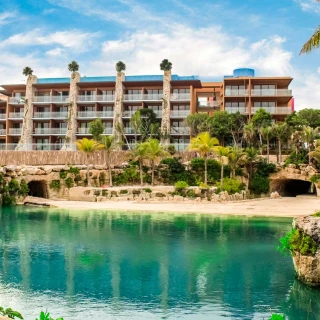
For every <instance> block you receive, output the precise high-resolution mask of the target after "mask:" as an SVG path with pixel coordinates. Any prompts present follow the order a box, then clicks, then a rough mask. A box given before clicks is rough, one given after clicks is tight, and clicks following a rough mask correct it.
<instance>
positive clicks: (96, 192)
mask: <svg viewBox="0 0 320 320" xmlns="http://www.w3.org/2000/svg"><path fill="white" fill-rule="evenodd" d="M93 194H94V195H95V196H96V197H99V196H100V194H101V191H100V190H94V193H93Z"/></svg>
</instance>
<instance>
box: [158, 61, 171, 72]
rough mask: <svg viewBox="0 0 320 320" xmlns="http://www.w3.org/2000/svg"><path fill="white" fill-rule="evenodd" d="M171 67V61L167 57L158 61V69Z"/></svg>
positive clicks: (163, 69)
mask: <svg viewBox="0 0 320 320" xmlns="http://www.w3.org/2000/svg"><path fill="white" fill-rule="evenodd" d="M171 69H172V63H171V62H170V61H169V60H168V59H163V60H162V62H161V63H160V70H162V71H170V70H171Z"/></svg>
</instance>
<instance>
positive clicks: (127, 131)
mask: <svg viewBox="0 0 320 320" xmlns="http://www.w3.org/2000/svg"><path fill="white" fill-rule="evenodd" d="M123 129H124V133H127V134H134V130H133V128H130V127H125V128H123Z"/></svg>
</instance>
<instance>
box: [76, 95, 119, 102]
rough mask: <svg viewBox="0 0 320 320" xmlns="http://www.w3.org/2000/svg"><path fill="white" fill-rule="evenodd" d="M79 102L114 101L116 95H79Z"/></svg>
mask: <svg viewBox="0 0 320 320" xmlns="http://www.w3.org/2000/svg"><path fill="white" fill-rule="evenodd" d="M77 101H78V102H114V95H91V96H83V95H79V96H77Z"/></svg>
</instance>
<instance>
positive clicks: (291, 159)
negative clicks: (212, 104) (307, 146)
mask: <svg viewBox="0 0 320 320" xmlns="http://www.w3.org/2000/svg"><path fill="white" fill-rule="evenodd" d="M307 163H308V155H307V152H306V151H305V150H300V151H299V152H298V153H296V152H291V153H290V155H289V156H288V157H287V159H286V160H285V164H286V165H289V164H295V165H296V166H298V165H300V164H307Z"/></svg>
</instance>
